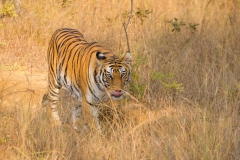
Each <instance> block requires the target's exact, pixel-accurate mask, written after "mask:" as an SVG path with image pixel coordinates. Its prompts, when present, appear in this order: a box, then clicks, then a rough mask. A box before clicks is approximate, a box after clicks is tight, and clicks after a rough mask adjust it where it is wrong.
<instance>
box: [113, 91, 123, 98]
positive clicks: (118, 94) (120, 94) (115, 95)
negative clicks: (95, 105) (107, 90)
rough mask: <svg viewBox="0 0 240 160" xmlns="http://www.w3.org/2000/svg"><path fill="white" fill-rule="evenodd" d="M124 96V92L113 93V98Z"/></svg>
mask: <svg viewBox="0 0 240 160" xmlns="http://www.w3.org/2000/svg"><path fill="white" fill-rule="evenodd" d="M122 95H123V92H122V91H121V90H114V91H113V92H111V96H112V97H115V98H119V97H121V96H122Z"/></svg>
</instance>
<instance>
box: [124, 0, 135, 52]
mask: <svg viewBox="0 0 240 160" xmlns="http://www.w3.org/2000/svg"><path fill="white" fill-rule="evenodd" d="M132 11H133V0H131V10H130V15H129V17H128V21H127V23H125V22H124V23H123V28H124V31H125V34H126V39H127V47H128V51H129V52H130V45H129V40H128V33H127V27H128V24H129V22H130V19H131V18H132Z"/></svg>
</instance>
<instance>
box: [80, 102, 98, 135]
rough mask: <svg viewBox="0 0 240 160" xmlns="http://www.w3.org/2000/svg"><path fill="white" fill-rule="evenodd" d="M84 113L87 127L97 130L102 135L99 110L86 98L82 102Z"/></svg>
mask: <svg viewBox="0 0 240 160" xmlns="http://www.w3.org/2000/svg"><path fill="white" fill-rule="evenodd" d="M82 113H83V118H84V122H85V125H86V127H88V128H89V129H91V130H92V129H94V130H97V131H99V132H100V133H101V127H100V124H99V120H98V109H97V108H96V107H95V106H93V105H92V104H90V103H88V102H87V100H86V99H85V98H83V102H82Z"/></svg>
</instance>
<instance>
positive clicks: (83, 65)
mask: <svg viewBox="0 0 240 160" xmlns="http://www.w3.org/2000/svg"><path fill="white" fill-rule="evenodd" d="M47 57H48V58H47V59H48V92H47V94H45V95H44V96H43V100H42V104H44V103H46V99H47V100H48V102H49V105H50V107H51V112H52V116H53V118H54V120H55V122H56V124H57V125H61V124H62V122H61V120H60V117H59V114H58V101H59V91H60V89H61V88H62V87H65V88H66V89H67V90H68V91H69V92H70V93H71V95H72V96H73V97H75V98H76V99H77V100H78V102H79V105H78V107H73V113H72V118H73V126H74V128H75V129H77V126H76V125H75V123H76V121H77V120H78V118H79V117H80V116H83V119H84V122H85V124H86V126H87V127H90V128H97V129H98V130H100V124H99V121H98V109H97V107H96V105H97V104H98V103H99V102H101V100H102V99H103V98H104V97H111V98H112V99H113V100H120V99H122V98H123V95H124V93H125V89H126V86H127V84H128V83H129V82H130V79H131V54H130V52H126V54H125V56H124V57H122V58H119V57H118V56H116V55H115V54H113V53H112V52H111V51H109V50H107V49H105V48H104V47H102V46H101V45H100V44H98V43H97V42H87V41H86V40H85V39H84V37H83V35H82V34H81V33H80V32H78V31H77V30H75V29H70V28H62V29H58V30H57V31H55V33H54V34H53V35H52V38H51V40H50V43H49V48H48V56H47Z"/></svg>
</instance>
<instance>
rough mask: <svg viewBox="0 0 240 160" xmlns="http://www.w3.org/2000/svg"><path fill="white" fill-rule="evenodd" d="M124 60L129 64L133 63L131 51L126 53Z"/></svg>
mask: <svg viewBox="0 0 240 160" xmlns="http://www.w3.org/2000/svg"><path fill="white" fill-rule="evenodd" d="M123 61H126V63H127V64H131V53H130V52H129V51H127V52H126V53H125V55H124V57H123Z"/></svg>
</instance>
